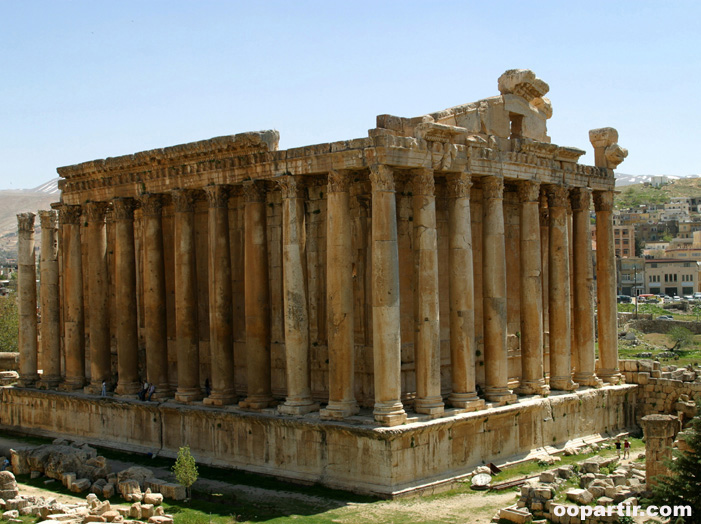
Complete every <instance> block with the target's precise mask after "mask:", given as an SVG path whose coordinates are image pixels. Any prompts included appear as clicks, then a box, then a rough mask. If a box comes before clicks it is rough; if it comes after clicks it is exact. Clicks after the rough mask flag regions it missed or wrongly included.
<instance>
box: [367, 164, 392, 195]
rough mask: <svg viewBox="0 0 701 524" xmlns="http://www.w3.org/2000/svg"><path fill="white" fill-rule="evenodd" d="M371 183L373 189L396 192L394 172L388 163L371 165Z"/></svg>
mask: <svg viewBox="0 0 701 524" xmlns="http://www.w3.org/2000/svg"><path fill="white" fill-rule="evenodd" d="M370 183H371V184H372V190H373V191H391V192H394V173H393V172H392V168H391V167H389V166H386V165H374V166H370Z"/></svg>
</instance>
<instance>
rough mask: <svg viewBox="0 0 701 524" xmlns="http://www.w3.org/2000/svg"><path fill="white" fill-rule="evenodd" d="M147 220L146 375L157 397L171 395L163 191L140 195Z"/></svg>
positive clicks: (145, 242)
mask: <svg viewBox="0 0 701 524" xmlns="http://www.w3.org/2000/svg"><path fill="white" fill-rule="evenodd" d="M141 209H142V211H143V223H144V235H143V239H144V241H143V245H144V251H145V253H144V276H143V279H144V318H145V322H144V338H145V342H146V378H147V380H148V382H150V383H151V384H155V385H156V393H155V395H156V398H159V399H162V398H165V397H169V396H170V385H169V384H168V338H167V331H166V327H167V326H166V322H167V318H166V307H165V306H166V284H165V255H164V253H163V220H162V216H161V212H162V209H163V195H160V194H150V193H149V194H145V195H143V196H142V197H141Z"/></svg>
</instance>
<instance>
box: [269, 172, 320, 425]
mask: <svg viewBox="0 0 701 524" xmlns="http://www.w3.org/2000/svg"><path fill="white" fill-rule="evenodd" d="M278 183H279V185H280V189H281V190H282V271H283V299H284V305H285V311H284V317H285V358H286V364H287V366H286V373H287V375H286V376H287V397H286V399H285V403H284V404H282V405H281V406H279V407H278V409H279V410H280V412H281V413H287V414H290V415H301V414H304V413H308V412H310V411H313V410H314V409H317V408H318V406H317V405H316V404H315V403H314V401H312V394H311V388H310V374H309V314H308V310H307V291H306V284H305V282H306V278H305V274H304V257H305V246H304V239H305V234H304V227H305V226H304V199H302V198H300V195H299V193H298V190H297V181H296V179H295V178H294V177H293V176H291V175H287V176H284V177H282V179H281V180H280V181H279V182H278Z"/></svg>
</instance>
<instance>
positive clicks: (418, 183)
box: [411, 169, 436, 196]
mask: <svg viewBox="0 0 701 524" xmlns="http://www.w3.org/2000/svg"><path fill="white" fill-rule="evenodd" d="M411 191H412V193H413V194H414V195H424V196H434V195H435V194H436V181H435V180H434V178H433V170H432V169H417V170H416V171H415V172H414V176H413V177H412V178H411Z"/></svg>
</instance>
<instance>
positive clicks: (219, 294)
mask: <svg viewBox="0 0 701 524" xmlns="http://www.w3.org/2000/svg"><path fill="white" fill-rule="evenodd" d="M205 192H206V193H207V199H208V200H209V270H210V272H209V347H210V352H211V355H212V393H211V394H210V395H209V396H208V397H207V398H205V399H204V403H205V404H209V405H215V406H224V405H226V404H231V403H233V402H234V400H235V399H236V388H235V387H234V326H233V323H234V318H233V309H232V304H231V297H232V295H231V250H230V246H229V187H228V186H223V185H217V186H208V187H206V188H205Z"/></svg>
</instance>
